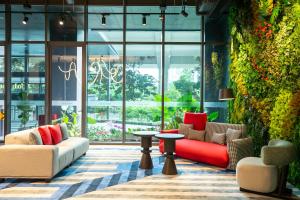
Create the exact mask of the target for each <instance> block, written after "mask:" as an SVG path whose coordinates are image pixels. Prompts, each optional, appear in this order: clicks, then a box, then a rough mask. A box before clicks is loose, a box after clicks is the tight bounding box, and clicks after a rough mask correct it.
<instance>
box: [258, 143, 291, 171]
mask: <svg viewBox="0 0 300 200" xmlns="http://www.w3.org/2000/svg"><path fill="white" fill-rule="evenodd" d="M261 158H262V161H263V163H264V164H266V165H276V166H285V165H288V164H289V163H290V162H292V161H294V159H295V158H296V149H295V147H294V145H293V144H292V143H291V142H289V141H285V140H271V141H270V142H269V144H268V146H263V147H262V149H261Z"/></svg>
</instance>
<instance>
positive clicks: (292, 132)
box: [229, 0, 300, 186]
mask: <svg viewBox="0 0 300 200" xmlns="http://www.w3.org/2000/svg"><path fill="white" fill-rule="evenodd" d="M229 24H230V31H231V32H230V34H231V65H230V78H231V87H232V88H233V89H234V90H235V95H236V99H235V101H234V103H231V105H230V111H231V112H230V120H231V122H235V123H246V124H247V127H248V133H249V135H251V136H252V137H253V139H254V149H255V153H256V155H257V156H259V154H260V149H261V147H262V146H263V145H265V144H267V142H268V141H269V139H275V138H280V139H284V140H289V141H292V142H293V143H294V144H295V145H296V147H297V155H298V158H297V161H295V162H294V163H293V164H292V165H290V174H289V181H290V182H292V183H293V184H295V185H298V186H300V140H299V139H300V125H299V124H300V117H299V112H300V79H299V77H300V42H299V41H300V2H299V1H297V0H289V1H288V0H277V1H275V0H257V1H253V0H235V1H233V6H232V7H231V9H230V17H229Z"/></svg>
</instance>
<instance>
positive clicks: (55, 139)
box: [48, 124, 62, 144]
mask: <svg viewBox="0 0 300 200" xmlns="http://www.w3.org/2000/svg"><path fill="white" fill-rule="evenodd" d="M48 128H49V130H50V133H51V138H52V143H53V144H58V143H60V142H61V141H62V134H61V130H60V126H59V124H56V125H49V126H48Z"/></svg>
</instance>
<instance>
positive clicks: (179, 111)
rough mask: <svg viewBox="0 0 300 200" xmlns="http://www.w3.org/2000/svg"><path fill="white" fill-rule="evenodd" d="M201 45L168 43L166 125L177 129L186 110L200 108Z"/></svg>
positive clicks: (168, 127) (166, 50)
mask: <svg viewBox="0 0 300 200" xmlns="http://www.w3.org/2000/svg"><path fill="white" fill-rule="evenodd" d="M200 53H201V49H200V46H199V45H166V46H165V79H164V81H165V99H164V100H165V108H164V112H165V127H166V128H167V129H170V128H176V127H177V125H178V122H179V121H178V117H179V118H181V119H182V117H183V113H184V112H187V111H189V112H199V111H200V95H201V93H200V80H201V77H200V74H201V65H200Z"/></svg>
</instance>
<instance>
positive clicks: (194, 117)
mask: <svg viewBox="0 0 300 200" xmlns="http://www.w3.org/2000/svg"><path fill="white" fill-rule="evenodd" d="M206 121H207V115H206V113H191V112H186V113H185V114H184V120H183V123H184V124H193V125H194V130H198V131H200V130H205V125H206Z"/></svg>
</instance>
